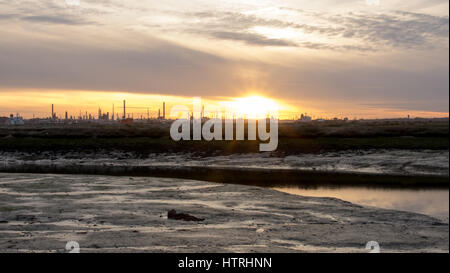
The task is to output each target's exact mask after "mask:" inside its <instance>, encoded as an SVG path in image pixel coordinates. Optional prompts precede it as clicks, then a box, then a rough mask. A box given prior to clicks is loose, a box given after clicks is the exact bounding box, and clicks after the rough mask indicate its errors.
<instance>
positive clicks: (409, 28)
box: [177, 10, 449, 51]
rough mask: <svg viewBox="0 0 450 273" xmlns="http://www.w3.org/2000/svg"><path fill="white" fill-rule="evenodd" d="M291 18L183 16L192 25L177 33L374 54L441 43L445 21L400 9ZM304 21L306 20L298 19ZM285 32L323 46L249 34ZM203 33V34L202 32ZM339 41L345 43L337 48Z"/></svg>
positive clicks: (306, 14)
mask: <svg viewBox="0 0 450 273" xmlns="http://www.w3.org/2000/svg"><path fill="white" fill-rule="evenodd" d="M295 11H296V12H297V13H298V19H296V20H290V21H288V20H274V19H266V18H261V17H258V16H256V15H248V14H243V13H239V12H218V11H216V12H208V11H204V12H197V13H185V14H184V16H186V17H188V18H191V19H192V18H193V19H194V21H195V22H196V23H195V24H189V20H187V23H186V22H185V23H183V26H180V28H181V29H177V31H187V32H190V33H196V34H199V35H206V36H212V37H215V38H218V39H224V40H236V41H245V42H246V43H248V44H251V45H259V46H299V47H306V48H310V49H318V50H319V49H322V50H324V49H325V50H335V49H338V50H357V51H370V50H373V51H376V48H377V47H378V48H379V47H385V46H388V47H393V48H403V49H408V48H429V47H434V46H439V43H440V44H444V45H445V43H446V40H448V37H449V18H448V16H447V17H442V16H433V15H427V14H421V13H412V12H404V11H394V12H387V13H383V14H376V13H375V14H373V13H368V12H366V13H352V12H350V13H344V14H339V15H335V14H333V13H329V12H324V13H317V12H306V11H303V10H295ZM301 18H306V19H301ZM261 26H264V27H272V28H279V29H283V28H291V29H295V30H297V31H298V32H299V33H302V32H303V33H306V34H311V35H315V36H316V37H317V38H318V40H323V38H325V39H327V42H320V43H319V42H315V41H314V40H309V41H295V40H289V39H282V40H281V39H270V38H269V37H266V36H264V35H262V34H259V33H252V28H254V27H261ZM205 29H207V30H208V31H205ZM341 38H344V39H346V42H345V43H344V44H343V42H342V41H341Z"/></svg>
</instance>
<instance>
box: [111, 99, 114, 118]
mask: <svg viewBox="0 0 450 273" xmlns="http://www.w3.org/2000/svg"><path fill="white" fill-rule="evenodd" d="M111 118H112V120H114V103H113V110H112V115H111Z"/></svg>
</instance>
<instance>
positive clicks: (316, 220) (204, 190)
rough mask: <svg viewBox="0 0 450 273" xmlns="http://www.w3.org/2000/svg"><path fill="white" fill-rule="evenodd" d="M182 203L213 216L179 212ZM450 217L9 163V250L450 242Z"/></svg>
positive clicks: (2, 192)
mask: <svg viewBox="0 0 450 273" xmlns="http://www.w3.org/2000/svg"><path fill="white" fill-rule="evenodd" d="M171 209H175V210H176V211H177V212H178V213H186V214H189V215H192V216H194V217H198V218H202V219H205V220H204V221H201V222H196V221H183V220H173V219H168V218H167V212H168V211H169V210H171ZM448 234H449V229H448V224H447V223H444V222H441V221H440V220H438V219H435V218H432V217H430V216H426V215H421V214H415V213H410V212H402V211H394V210H385V209H379V208H372V207H364V206H359V205H355V204H352V203H349V202H345V201H342V200H339V199H336V198H318V197H303V196H296V195H290V194H286V193H282V192H277V191H274V190H271V189H268V188H262V187H256V186H246V185H235V184H220V183H210V182H203V181H195V180H187V179H173V178H153V177H128V176H100V175H98V176H96V175H71V174H59V175H56V174H20V173H15V174H11V173H0V252H65V251H66V249H65V247H66V243H67V242H69V241H76V242H77V243H78V244H79V246H80V251H81V252H367V251H368V250H366V249H365V246H366V243H367V242H369V241H376V242H378V243H379V245H380V247H381V252H448V251H449V248H448V246H449V240H448Z"/></svg>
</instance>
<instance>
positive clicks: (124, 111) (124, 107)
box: [123, 100, 127, 119]
mask: <svg viewBox="0 0 450 273" xmlns="http://www.w3.org/2000/svg"><path fill="white" fill-rule="evenodd" d="M126 117H127V108H126V104H125V100H123V118H124V119H125V118H126Z"/></svg>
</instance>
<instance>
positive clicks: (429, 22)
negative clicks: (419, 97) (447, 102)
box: [302, 11, 449, 48]
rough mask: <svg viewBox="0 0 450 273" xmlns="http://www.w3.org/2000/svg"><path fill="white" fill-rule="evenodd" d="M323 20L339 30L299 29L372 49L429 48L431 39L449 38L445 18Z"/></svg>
mask: <svg viewBox="0 0 450 273" xmlns="http://www.w3.org/2000/svg"><path fill="white" fill-rule="evenodd" d="M322 19H324V18H323V17H322ZM325 20H326V21H328V22H329V23H330V24H337V25H339V27H338V28H319V29H318V28H316V27H311V26H305V25H303V26H302V29H303V30H305V31H306V32H309V33H320V34H323V35H326V36H328V37H331V38H332V37H346V38H354V39H359V40H362V41H364V42H366V43H370V44H371V45H373V46H377V45H389V46H393V47H400V48H426V47H431V46H432V45H433V43H434V42H435V39H441V40H444V39H448V35H449V19H448V17H439V16H432V15H426V14H418V13H410V12H400V11H397V12H394V13H392V14H376V15H370V14H354V13H348V14H346V15H339V16H329V17H325Z"/></svg>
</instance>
